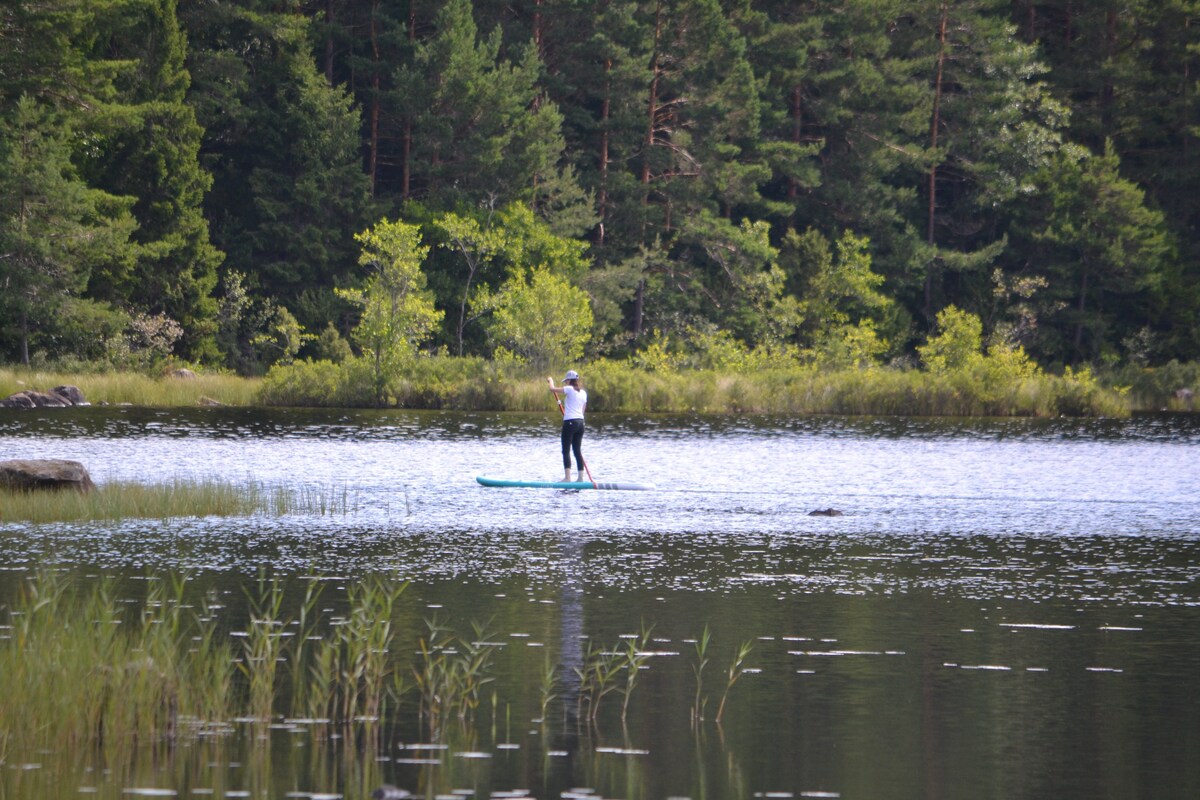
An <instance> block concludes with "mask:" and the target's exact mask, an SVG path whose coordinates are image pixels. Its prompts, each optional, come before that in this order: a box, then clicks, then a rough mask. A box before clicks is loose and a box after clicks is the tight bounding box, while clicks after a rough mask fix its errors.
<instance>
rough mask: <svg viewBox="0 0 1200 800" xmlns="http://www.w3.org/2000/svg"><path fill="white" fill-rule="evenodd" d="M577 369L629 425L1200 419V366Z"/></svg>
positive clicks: (498, 384)
mask: <svg viewBox="0 0 1200 800" xmlns="http://www.w3.org/2000/svg"><path fill="white" fill-rule="evenodd" d="M566 366H572V367H578V368H579V369H581V371H582V372H583V374H584V380H585V384H586V386H587V388H588V390H589V395H590V396H589V405H590V409H591V410H592V411H598V412H605V411H608V412H621V413H627V414H654V413H668V414H688V413H703V414H729V413H735V414H756V413H761V414H837V415H877V416H889V415H894V416H964V417H965V416H1028V417H1055V416H1101V417H1122V416H1128V414H1129V413H1130V410H1131V409H1132V408H1155V409H1157V408H1172V409H1176V410H1195V403H1196V401H1195V400H1194V399H1193V395H1191V394H1187V392H1190V391H1192V390H1191V389H1188V388H1187V387H1189V386H1195V384H1196V381H1197V375H1200V366H1197V365H1168V366H1166V367H1162V368H1160V369H1157V370H1152V369H1148V368H1139V369H1132V368H1129V369H1124V370H1120V371H1113V372H1108V373H1105V375H1104V379H1103V381H1101V380H1100V379H1099V378H1098V377H1097V376H1096V375H1093V374H1092V373H1091V372H1090V371H1088V370H1086V369H1084V370H1079V371H1073V370H1071V369H1069V368H1068V369H1066V370H1064V371H1063V373H1062V374H1055V373H1051V372H1046V371H1043V370H1041V369H1038V368H1036V367H1034V366H1033V365H1032V364H1031V363H1028V362H1026V363H1014V362H1013V361H1012V360H1011V359H1008V360H1006V359H1004V358H996V357H991V356H989V357H986V358H981V359H977V360H975V361H973V362H972V363H971V364H970V366H968V367H964V368H960V369H955V370H950V371H944V372H930V371H926V370H918V369H901V368H893V367H882V366H874V367H869V368H861V369H858V368H853V369H851V368H844V369H833V368H822V367H817V366H813V365H811V364H804V363H799V362H795V363H783V362H772V363H771V364H769V365H767V366H759V367H754V368H748V367H747V368H743V367H726V368H722V369H701V368H694V369H692V368H663V369H651V368H646V367H643V366H638V365H635V364H632V363H630V362H628V361H611V360H606V359H601V360H599V361H595V362H592V363H589V364H572V365H559V366H557V367H556V369H558V370H559V371H561V370H562V369H565V368H566ZM545 372H546V371H545V370H534V369H531V368H530V367H528V366H524V365H519V364H513V363H511V362H498V361H489V360H486V359H482V358H476V357H466V358H458V357H451V356H444V355H439V356H432V357H425V358H420V359H417V360H416V361H414V362H413V363H412V364H411V365H409V367H408V368H407V369H406V370H405V371H404V373H403V374H402V375H397V376H396V377H395V378H394V379H393V380H392V381H391V382H390V384H389V393H388V399H387V405H389V406H393V407H401V408H419V409H433V410H438V409H447V410H459V411H521V412H537V411H552V410H553V409H554V403H553V402H552V400H551V398H550V395H549V392H548V391H547V390H546V383H545V378H546V374H545ZM367 377H368V376H367V374H366V373H365V372H364V369H363V365H362V363H361V359H357V360H355V359H352V360H351V361H349V362H345V363H341V364H334V363H331V362H329V361H315V362H313V361H299V362H296V363H294V364H290V365H287V366H276V367H274V368H272V370H271V372H270V373H269V374H268V375H267V376H266V377H265V378H262V379H257V378H241V377H236V376H232V375H206V374H201V375H199V376H197V377H196V378H194V379H179V378H171V377H158V378H154V377H149V376H146V375H142V374H138V373H96V374H79V375H69V374H58V373H51V372H31V371H28V370H19V369H11V368H9V369H0V397H3V396H7V394H10V393H12V392H16V391H20V390H22V389H40V390H47V389H50V388H53V387H54V386H58V385H61V384H74V385H76V386H79V388H80V389H81V390H82V391H83V393H84V396H85V397H87V399H88V400H89V401H90V402H92V403H111V404H120V403H128V404H133V405H139V406H162V407H166V406H195V405H211V404H214V403H218V404H222V405H232V406H248V405H256V404H258V405H267V406H298V407H331V408H334V407H342V408H355V407H359V408H365V407H371V406H373V405H375V390H374V385H373V383H372V382H371V381H370V380H367ZM556 377H557V376H556ZM1189 381H1191V383H1189ZM1181 391H1182V395H1178V394H1176V393H1179V392H1181Z"/></svg>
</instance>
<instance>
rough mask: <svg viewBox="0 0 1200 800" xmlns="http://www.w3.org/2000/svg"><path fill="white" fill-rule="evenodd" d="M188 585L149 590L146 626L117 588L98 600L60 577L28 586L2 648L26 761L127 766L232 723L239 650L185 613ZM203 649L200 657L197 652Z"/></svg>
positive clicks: (14, 736)
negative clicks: (68, 758)
mask: <svg viewBox="0 0 1200 800" xmlns="http://www.w3.org/2000/svg"><path fill="white" fill-rule="evenodd" d="M184 580H185V579H183V578H179V579H178V580H177V581H174V582H164V581H150V582H149V590H148V593H147V598H146V601H145V604H144V606H143V608H142V611H141V613H140V614H139V615H138V617H137V618H133V617H131V616H129V613H128V612H127V611H126V609H125V608H123V606H124V605H125V604H121V603H118V601H117V599H116V595H115V592H114V583H113V581H112V580H111V579H105V580H101V581H99V582H98V583H96V584H95V586H94V587H93V588H92V589H91V591H80V590H79V587H77V586H75V585H73V584H72V583H71V582H70V581H68V580H66V579H64V578H62V577H61V576H59V575H58V574H57V573H54V572H42V573H39V574H38V575H37V576H35V577H34V578H33V579H31V580H29V581H27V582H25V584H24V585H23V586H22V589H21V592H20V593H19V596H18V597H17V598H16V600H15V602H13V603H12V604H11V605H10V607H9V615H8V616H9V620H10V621H11V623H12V629H13V632H14V635H13V636H12V638H11V639H9V640H7V641H5V642H2V643H0V644H3V645H4V646H3V647H0V721H3V725H2V726H0V727H3V728H4V730H5V731H6V740H5V743H6V746H7V747H10V748H12V749H13V750H14V752H20V753H25V754H28V753H37V752H42V751H49V752H87V751H89V750H91V749H92V748H99V749H100V750H101V751H102V753H103V754H104V756H105V758H106V759H109V760H114V761H122V760H127V759H128V758H129V757H130V754H131V753H132V752H134V751H135V749H137V748H145V747H149V748H150V749H151V751H152V752H153V751H156V750H159V749H161V748H163V747H169V746H173V745H177V744H179V743H182V742H189V741H193V740H195V739H196V737H198V736H199V735H200V733H201V732H202V731H204V730H205V729H206V728H208V727H210V726H212V725H215V724H217V723H223V722H225V721H226V720H228V719H229V718H230V713H231V711H232V708H233V703H232V693H231V691H230V688H231V682H230V675H231V671H232V666H231V661H232V658H231V656H232V651H231V648H230V647H229V646H228V644H226V643H221V642H219V641H218V640H217V639H216V638H214V637H213V636H211V634H210V629H209V628H207V627H206V625H205V624H203V623H200V622H199V621H198V620H197V619H196V617H195V616H194V615H192V614H190V613H188V612H187V611H186V610H185V605H184V604H183V603H181V602H180V600H179V598H180V595H181V588H180V587H181V586H182V583H183V581H184ZM196 638H198V640H199V642H200V644H199V646H193V644H194V641H195V640H196Z"/></svg>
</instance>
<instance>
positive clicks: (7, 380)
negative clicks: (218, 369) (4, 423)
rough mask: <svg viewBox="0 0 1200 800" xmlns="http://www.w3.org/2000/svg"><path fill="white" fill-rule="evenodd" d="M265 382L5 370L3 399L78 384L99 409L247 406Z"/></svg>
mask: <svg viewBox="0 0 1200 800" xmlns="http://www.w3.org/2000/svg"><path fill="white" fill-rule="evenodd" d="M260 383H261V381H260V380H258V379H255V378H242V377H239V376H237V375H228V374H223V373H211V374H210V373H204V372H200V373H198V374H196V377H194V378H177V377H172V376H170V375H145V374H143V373H140V372H75V373H68V372H56V371H53V370H31V369H23V368H20V367H0V398H3V397H8V396H9V395H10V394H14V393H16V392H21V391H26V390H32V391H38V392H48V391H50V390H51V389H53V388H54V387H55V386H63V385H72V386H78V387H79V389H80V391H82V392H83V396H84V398H86V399H87V401H88V402H89V403H92V404H93V405H101V404H108V405H119V404H128V405H136V406H151V407H157V408H166V407H174V406H196V405H212V404H220V405H230V406H247V405H253V404H254V403H255V402H256V394H257V392H258V388H259V384H260Z"/></svg>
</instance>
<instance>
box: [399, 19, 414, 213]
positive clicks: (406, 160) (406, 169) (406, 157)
mask: <svg viewBox="0 0 1200 800" xmlns="http://www.w3.org/2000/svg"><path fill="white" fill-rule="evenodd" d="M416 5H417V0H412V1H411V2H410V3H409V4H408V41H410V42H415V41H416V40H417V9H416ZM412 138H413V129H412V112H411V111H410V112H409V113H408V114H406V115H405V116H404V132H403V133H402V134H401V137H400V148H401V155H400V158H401V160H402V161H403V166H402V167H401V173H400V196H401V197H404V198H407V197H408V196H409V194H410V192H411V190H412V185H411V184H412Z"/></svg>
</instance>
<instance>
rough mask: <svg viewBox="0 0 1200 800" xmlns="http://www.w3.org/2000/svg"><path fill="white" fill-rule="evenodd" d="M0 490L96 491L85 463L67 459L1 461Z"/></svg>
mask: <svg viewBox="0 0 1200 800" xmlns="http://www.w3.org/2000/svg"><path fill="white" fill-rule="evenodd" d="M0 488H5V489H18V490H21V491H34V490H38V489H51V490H55V489H74V490H75V491H78V492H90V491H92V490H93V489H95V488H96V484H94V483H92V478H91V476H90V475H88V472H87V470H86V469H84V466H83V464H80V463H79V462H78V461H68V460H66V459H58V458H47V459H28V460H17V461H0Z"/></svg>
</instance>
